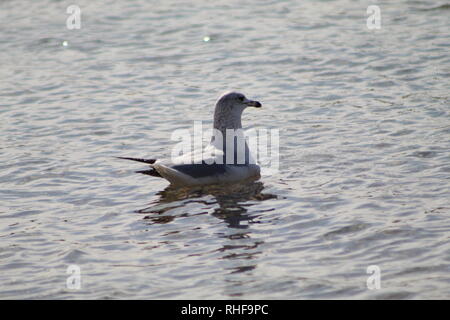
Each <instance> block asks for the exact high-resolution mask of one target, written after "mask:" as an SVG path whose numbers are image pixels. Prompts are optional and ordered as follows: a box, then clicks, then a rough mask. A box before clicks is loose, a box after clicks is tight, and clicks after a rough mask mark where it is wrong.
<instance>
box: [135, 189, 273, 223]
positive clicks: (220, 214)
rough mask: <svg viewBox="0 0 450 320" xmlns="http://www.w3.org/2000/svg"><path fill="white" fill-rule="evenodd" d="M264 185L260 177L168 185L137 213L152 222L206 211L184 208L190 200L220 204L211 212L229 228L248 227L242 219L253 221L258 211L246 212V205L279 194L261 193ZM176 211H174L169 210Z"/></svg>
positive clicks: (211, 204) (170, 219)
mask: <svg viewBox="0 0 450 320" xmlns="http://www.w3.org/2000/svg"><path fill="white" fill-rule="evenodd" d="M263 189H264V185H263V183H262V182H260V181H256V182H255V181H247V182H244V183H237V184H227V185H210V186H201V187H195V188H194V187H185V188H179V187H178V188H176V187H172V186H168V187H167V188H166V189H164V190H163V191H160V192H158V193H157V196H158V199H156V200H155V201H154V202H152V203H151V205H150V206H148V207H146V208H144V209H140V210H137V211H136V212H137V213H141V214H146V216H145V217H144V219H145V220H149V221H150V223H151V224H153V223H169V222H171V221H173V220H174V219H175V218H177V217H186V216H193V215H198V214H206V213H207V211H200V212H197V213H195V214H190V213H188V212H184V211H183V208H184V207H185V206H186V205H188V204H190V203H198V204H201V205H202V207H204V206H205V205H206V206H208V207H212V206H215V204H218V205H219V207H218V208H215V209H214V212H213V213H212V215H213V216H215V217H216V218H218V219H222V220H224V221H225V222H226V223H227V225H228V227H230V228H244V229H245V228H248V224H241V222H242V221H251V220H252V219H254V218H256V217H257V216H255V215H247V211H248V210H247V208H248V207H249V206H252V205H253V204H254V203H249V201H263V200H268V199H272V198H276V196H275V195H273V194H268V193H262V190H263ZM177 209H178V210H177ZM168 212H171V213H172V212H173V213H175V214H168Z"/></svg>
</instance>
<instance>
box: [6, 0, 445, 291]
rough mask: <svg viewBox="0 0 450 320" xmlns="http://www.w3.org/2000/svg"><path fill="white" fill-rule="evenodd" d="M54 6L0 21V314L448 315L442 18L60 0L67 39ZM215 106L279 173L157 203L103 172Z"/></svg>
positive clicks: (328, 9)
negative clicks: (95, 306)
mask: <svg viewBox="0 0 450 320" xmlns="http://www.w3.org/2000/svg"><path fill="white" fill-rule="evenodd" d="M71 4H74V3H73V1H70V2H68V1H50V0H46V1H2V2H1V3H0V49H1V50H0V61H1V64H0V75H1V78H0V79H1V82H0V83H1V85H0V97H1V100H0V119H1V122H0V239H1V241H0V298H3V299H6V298H12V299H106V298H113V299H432V298H437V299H448V298H449V297H450V296H449V292H450V278H449V271H450V245H449V237H450V232H449V231H450V222H449V218H448V216H449V213H450V161H449V159H450V121H449V120H450V117H449V116H450V114H449V95H448V93H449V87H450V86H449V84H450V82H449V76H450V57H449V47H450V41H449V31H448V30H450V23H449V21H450V19H449V14H450V10H449V5H448V4H446V2H442V1H395V2H394V3H393V2H392V1H377V2H376V4H377V5H378V6H379V7H380V9H381V17H382V20H381V29H380V30H368V28H367V26H366V19H367V15H366V9H367V6H368V5H371V4H373V3H371V2H370V1H350V0H342V1H317V0H314V1H313V0H309V1H289V0H287V1H227V2H226V3H224V2H222V1H207V2H206V1H191V2H187V1H186V2H175V1H164V2H163V3H161V2H160V1H138V0H136V1H122V2H115V1H107V2H97V1H95V2H93V1H84V0H79V1H76V2H75V4H76V5H78V6H79V7H80V8H81V29H80V30H68V29H67V28H66V19H67V17H68V14H67V13H66V9H67V7H68V6H69V5H71ZM229 89H234V90H239V91H242V92H243V93H245V94H246V95H247V96H248V97H249V98H252V99H257V100H259V101H261V102H262V103H263V108H262V109H260V110H246V112H245V114H244V119H243V123H244V126H245V127H246V128H256V129H258V128H265V129H279V130H280V168H279V172H278V173H275V174H272V175H265V176H263V177H262V178H261V180H260V181H257V182H249V183H245V184H238V185H231V186H226V187H217V186H214V187H208V188H193V189H173V188H170V187H168V183H167V182H166V181H164V180H162V179H156V178H152V177H148V176H144V175H138V174H135V173H134V171H135V170H138V169H142V168H143V166H141V165H139V164H136V163H131V162H125V161H118V160H117V159H114V158H113V157H114V156H136V157H155V156H156V157H165V156H169V155H170V152H171V146H172V145H174V144H175V143H176V142H175V141H171V140H170V137H171V134H172V132H173V131H174V130H176V129H184V128H191V127H192V125H193V122H194V121H195V120H202V121H204V124H205V126H207V125H211V121H212V112H213V104H214V101H215V99H216V98H217V97H218V96H219V95H220V94H221V93H222V92H224V91H226V90H229ZM144 167H145V166H144ZM69 265H78V266H79V267H80V268H81V281H82V287H81V289H80V290H71V289H68V288H66V279H67V277H68V274H66V270H67V267H68V266H69ZM371 265H376V266H378V267H379V268H380V271H381V289H378V290H369V289H368V288H367V286H366V280H367V278H368V277H369V274H367V273H366V270H367V267H368V266H371Z"/></svg>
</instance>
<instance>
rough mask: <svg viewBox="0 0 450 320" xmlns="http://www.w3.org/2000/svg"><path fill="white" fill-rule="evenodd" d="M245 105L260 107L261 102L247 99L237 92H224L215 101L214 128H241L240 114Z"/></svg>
mask: <svg viewBox="0 0 450 320" xmlns="http://www.w3.org/2000/svg"><path fill="white" fill-rule="evenodd" d="M247 107H255V108H261V103H259V102H258V101H255V100H249V99H247V98H246V97H245V96H244V95H243V94H242V93H239V92H227V93H224V94H223V95H222V96H221V97H220V98H219V99H218V100H217V102H216V109H215V111H214V128H215V129H219V130H224V129H240V128H242V124H241V116H242V112H243V111H244V109H245V108H247Z"/></svg>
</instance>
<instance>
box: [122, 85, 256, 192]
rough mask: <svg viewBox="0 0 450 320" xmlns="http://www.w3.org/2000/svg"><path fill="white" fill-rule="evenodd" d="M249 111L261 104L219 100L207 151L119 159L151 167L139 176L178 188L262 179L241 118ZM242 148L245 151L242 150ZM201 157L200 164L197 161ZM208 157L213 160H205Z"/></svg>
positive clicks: (238, 98)
mask: <svg viewBox="0 0 450 320" xmlns="http://www.w3.org/2000/svg"><path fill="white" fill-rule="evenodd" d="M247 107H256V108H260V107H261V103H259V102H258V101H254V100H249V99H247V98H246V97H245V96H244V95H243V94H242V93H238V92H227V93H225V94H223V95H222V96H221V97H220V98H219V99H218V100H217V102H216V107H215V111H214V130H213V132H214V133H213V136H212V138H211V142H210V144H209V145H208V146H207V147H206V148H205V150H194V152H191V153H187V154H183V155H182V156H179V157H176V158H174V159H169V160H157V159H142V158H130V157H118V158H120V159H126V160H133V161H138V162H143V163H146V164H149V165H150V169H147V170H140V171H136V172H137V173H142V174H147V175H150V176H153V177H160V178H165V179H166V180H168V181H169V182H170V183H171V184H172V185H174V186H195V185H206V184H217V183H233V182H239V181H242V180H248V179H255V180H256V179H259V177H260V167H259V165H258V164H257V163H256V161H255V160H254V158H253V157H252V156H251V154H250V150H249V149H248V146H247V142H246V141H245V137H244V136H243V134H242V123H241V116H242V112H243V111H244V109H245V108H247ZM230 134H232V135H233V136H232V137H231V138H232V140H231V138H229V139H227V135H228V136H229V135H230ZM230 141H231V143H232V145H231V146H230V144H229V142H230ZM242 145H243V146H244V148H240V146H242ZM227 151H228V152H227ZM242 151H243V152H242ZM199 154H200V156H201V158H200V161H195V159H198V158H197V157H198V155H199ZM205 154H207V155H209V156H208V157H205V156H204V155H205Z"/></svg>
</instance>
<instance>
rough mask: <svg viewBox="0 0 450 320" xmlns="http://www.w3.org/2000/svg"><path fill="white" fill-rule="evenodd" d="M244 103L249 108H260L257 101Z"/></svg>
mask: <svg viewBox="0 0 450 320" xmlns="http://www.w3.org/2000/svg"><path fill="white" fill-rule="evenodd" d="M244 103H245V104H246V105H247V106H249V107H255V108H261V103H260V102H259V101H254V100H247V101H245V102H244Z"/></svg>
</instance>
